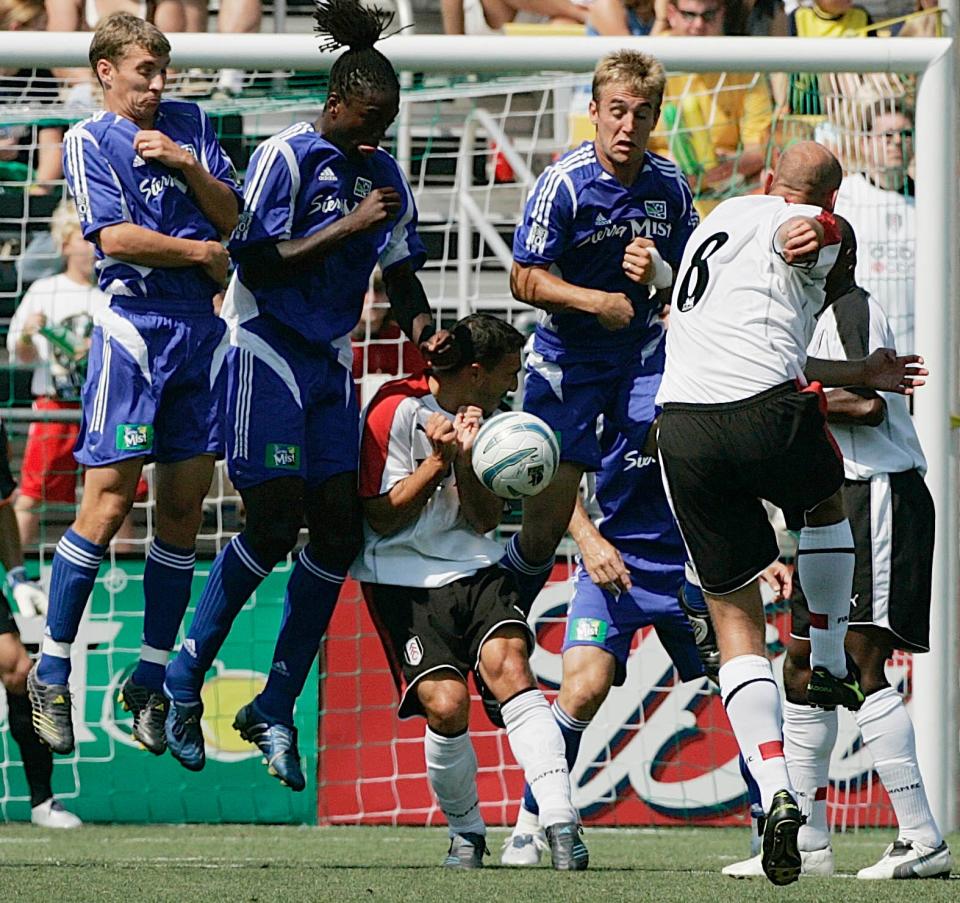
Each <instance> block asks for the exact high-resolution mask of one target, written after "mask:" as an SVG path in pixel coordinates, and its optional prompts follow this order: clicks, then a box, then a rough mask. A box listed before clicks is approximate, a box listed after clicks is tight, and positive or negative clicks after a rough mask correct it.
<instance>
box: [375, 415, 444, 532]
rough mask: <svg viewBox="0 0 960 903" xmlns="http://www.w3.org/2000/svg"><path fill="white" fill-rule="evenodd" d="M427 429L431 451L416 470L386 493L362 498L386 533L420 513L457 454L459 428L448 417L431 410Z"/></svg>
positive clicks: (407, 523)
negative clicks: (457, 429)
mask: <svg viewBox="0 0 960 903" xmlns="http://www.w3.org/2000/svg"><path fill="white" fill-rule="evenodd" d="M425 432H426V435H427V439H429V440H430V445H431V453H430V454H429V455H427V457H426V458H424V460H423V461H421V462H420V464H419V465H418V466H417V468H416V470H414V471H413V473H411V474H409V475H408V476H406V477H403V478H402V479H400V480H397V481H396V482H395V483H394V484H393V486H391V487H390V489H389V490H388V491H387V492H385V493H383V494H382V495H378V496H375V497H373V498H365V499H363V500H362V502H363V513H364V515H365V516H366V518H367V521H368V522H369V524H370V526H371V527H372V528H373V529H374V530H375V531H376V532H377V533H379V534H381V535H382V536H387V535H389V534H391V533H396V532H397V531H398V530H402V529H403V528H404V527H406V526H407V525H409V524H412V523H413V522H414V521H415V520H416V519H417V518H418V517H419V516H420V512H421V511H423V509H424V508H425V507H426V504H427V502H428V501H430V498H431V496H432V495H433V493H434V492H436V490H437V487H438V486H439V485H440V483H441V482H442V480H443V478H444V476H445V475H446V474H447V472H448V471H449V469H450V467H451V466H452V464H453V461H454V459H455V458H456V456H457V451H458V448H459V445H458V442H457V431H456V429H455V427H454V425H453V423H452V422H451V421H450V420H449V419H448V418H447V417H444V416H443V414H439V413H433V414H431V415H430V419H429V420H428V421H427V425H426V427H425Z"/></svg>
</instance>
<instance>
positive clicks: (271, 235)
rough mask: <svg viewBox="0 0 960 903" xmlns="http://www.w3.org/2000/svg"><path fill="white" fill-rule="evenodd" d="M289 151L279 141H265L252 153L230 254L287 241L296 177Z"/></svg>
mask: <svg viewBox="0 0 960 903" xmlns="http://www.w3.org/2000/svg"><path fill="white" fill-rule="evenodd" d="M292 155H293V152H292V150H291V149H290V148H289V147H288V146H286V145H284V144H282V143H281V142H279V141H267V142H265V143H264V144H261V145H260V147H258V148H257V150H256V151H255V152H254V154H253V157H252V159H251V160H250V166H249V168H248V170H247V181H246V185H245V186H244V209H243V212H242V213H241V214H240V218H239V220H238V221H237V226H236V228H235V229H234V230H233V235H232V236H231V237H230V243H229V245H228V247H229V249H230V250H231V251H234V250H236V249H238V248H241V247H243V246H244V245H248V244H255V243H257V242H262V241H273V242H278V241H282V240H284V239H288V238H290V236H291V234H292V228H293V216H294V207H295V205H296V202H297V191H298V190H299V174H298V172H297V173H296V175H295V172H296V165H295V162H294V164H293V165H291V162H290V159H289V156H292Z"/></svg>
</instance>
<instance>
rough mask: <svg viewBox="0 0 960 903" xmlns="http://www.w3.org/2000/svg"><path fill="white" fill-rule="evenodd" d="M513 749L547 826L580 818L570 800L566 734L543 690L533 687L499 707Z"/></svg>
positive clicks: (541, 819)
mask: <svg viewBox="0 0 960 903" xmlns="http://www.w3.org/2000/svg"><path fill="white" fill-rule="evenodd" d="M500 713H501V714H502V715H503V723H504V724H505V725H506V727H507V738H508V739H509V741H510V749H512V750H513V755H514V757H515V758H516V760H517V762H518V763H519V764H520V767H521V768H522V769H523V774H524V777H525V778H526V779H527V784H529V785H530V790H531V791H533V796H534V798H535V799H536V801H537V803H538V805H539V806H540V824H542V825H543V826H544V827H545V828H549V827H550V826H551V825H556V824H560V823H561V822H571V821H572V822H575V821H578V820H579V819H578V816H577V811H576V810H575V809H574V808H573V803H572V802H571V800H570V774H569V771H568V769H567V759H566V755H565V752H564V745H563V735H562V734H561V733H560V727H559V725H558V724H557V721H556V719H555V718H554V717H553V712H552V711H551V710H550V706H549V704H548V703H547V700H546V699H544V698H543V693H541V692H540V691H539V690H537V689H530V690H527V691H526V692H524V693H520V694H518V695H517V696H514V697H513V699H510V700H508V701H507V702H505V703H504V704H503V705H502V706H501V707H500Z"/></svg>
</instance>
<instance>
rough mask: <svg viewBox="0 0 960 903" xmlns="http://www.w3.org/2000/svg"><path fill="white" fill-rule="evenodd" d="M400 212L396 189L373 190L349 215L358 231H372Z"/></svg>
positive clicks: (398, 194) (398, 196) (398, 195)
mask: <svg viewBox="0 0 960 903" xmlns="http://www.w3.org/2000/svg"><path fill="white" fill-rule="evenodd" d="M399 212H400V193H399V192H398V191H397V189H396V188H390V187H386V188H374V189H373V191H371V192H370V194H368V195H367V196H366V197H365V198H364V199H363V200H362V201H361V202H360V203H359V205H358V206H357V209H356V210H354V211H353V213H351V214H350V216H351V217H353V218H355V220H356V222H357V225H358V227H359V231H361V232H362V231H364V230H365V229H373V228H375V227H376V226H379V225H381V224H382V223H385V222H387V220H391V219H395V218H396V216H397V214H398V213H399Z"/></svg>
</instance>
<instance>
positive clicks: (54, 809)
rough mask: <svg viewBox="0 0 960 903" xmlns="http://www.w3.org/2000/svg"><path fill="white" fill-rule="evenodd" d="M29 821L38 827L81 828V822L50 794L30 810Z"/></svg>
mask: <svg viewBox="0 0 960 903" xmlns="http://www.w3.org/2000/svg"><path fill="white" fill-rule="evenodd" d="M30 821H31V822H32V823H33V824H35V825H36V826H37V827H38V828H82V827H83V822H82V821H80V819H79V818H77V816H76V815H74V814H73V813H72V812H68V811H67V810H66V809H64V808H63V806H61V805H60V803H59V801H58V800H55V799H54V798H53V797H52V796H51V797H50V799H48V800H47V801H46V802H45V803H41V804H40V805H39V806H34V807H33V808H32V809H31V810H30Z"/></svg>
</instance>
